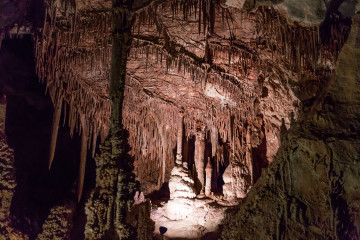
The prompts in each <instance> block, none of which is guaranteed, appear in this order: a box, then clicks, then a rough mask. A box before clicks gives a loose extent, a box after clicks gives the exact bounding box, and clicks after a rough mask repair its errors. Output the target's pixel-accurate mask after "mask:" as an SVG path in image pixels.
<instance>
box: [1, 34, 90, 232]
mask: <svg viewBox="0 0 360 240" xmlns="http://www.w3.org/2000/svg"><path fill="white" fill-rule="evenodd" d="M32 50H33V42H32V39H31V37H30V36H25V37H24V38H23V39H12V40H4V41H3V46H2V49H1V52H0V87H1V91H2V92H4V93H5V94H6V95H7V116H6V135H7V141H8V144H9V146H10V147H11V148H13V149H14V155H15V167H16V182H17V187H16V189H15V194H14V197H13V199H12V203H11V216H12V218H13V220H14V221H13V225H14V227H15V228H18V229H20V230H21V231H23V232H24V233H27V234H28V235H29V236H30V239H33V238H35V237H36V235H37V234H38V233H39V232H40V231H41V226H42V224H43V223H44V221H45V219H46V217H47V216H48V213H49V211H50V208H51V207H53V206H55V205H57V204H60V203H61V202H62V201H63V200H64V199H68V200H75V192H74V189H75V187H74V186H76V185H75V184H74V183H75V181H76V180H77V172H78V167H79V166H78V165H79V159H80V142H81V139H80V137H79V136H78V134H74V136H73V138H70V134H69V129H68V127H62V124H61V126H60V127H59V135H58V141H57V148H56V152H55V158H54V161H53V165H52V168H51V170H50V171H49V170H48V157H49V142H50V133H51V125H52V114H53V105H52V102H51V100H50V97H49V96H48V95H45V86H44V85H42V84H40V83H39V80H38V78H37V76H36V73H35V62H34V59H33V52H32ZM61 123H62V121H61ZM89 156H90V154H89ZM89 160H91V159H89ZM89 160H88V163H90V164H88V165H87V172H86V173H87V175H86V179H85V186H84V187H85V189H88V188H90V187H91V185H94V183H93V181H94V178H93V175H94V174H95V170H94V167H93V165H94V164H91V161H89ZM90 179H93V180H92V181H90Z"/></svg>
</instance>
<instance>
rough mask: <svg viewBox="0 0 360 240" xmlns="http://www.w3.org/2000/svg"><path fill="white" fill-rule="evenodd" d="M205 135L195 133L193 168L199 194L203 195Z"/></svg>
mask: <svg viewBox="0 0 360 240" xmlns="http://www.w3.org/2000/svg"><path fill="white" fill-rule="evenodd" d="M204 154H205V134H204V132H197V134H196V139H195V167H196V173H197V178H198V180H199V182H200V185H201V186H200V187H201V188H200V194H203V193H204V170H205V163H204V162H205V161H204V157H205V156H204Z"/></svg>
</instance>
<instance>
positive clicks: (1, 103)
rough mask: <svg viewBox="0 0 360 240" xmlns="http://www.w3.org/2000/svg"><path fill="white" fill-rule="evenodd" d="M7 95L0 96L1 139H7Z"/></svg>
mask: <svg viewBox="0 0 360 240" xmlns="http://www.w3.org/2000/svg"><path fill="white" fill-rule="evenodd" d="M5 121H6V95H0V137H1V138H2V137H5Z"/></svg>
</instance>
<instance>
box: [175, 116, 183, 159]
mask: <svg viewBox="0 0 360 240" xmlns="http://www.w3.org/2000/svg"><path fill="white" fill-rule="evenodd" d="M177 130H178V131H177V147H176V164H177V165H181V164H182V139H183V114H182V113H179V120H178V129H177Z"/></svg>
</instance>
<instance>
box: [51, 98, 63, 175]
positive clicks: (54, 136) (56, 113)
mask: <svg viewBox="0 0 360 240" xmlns="http://www.w3.org/2000/svg"><path fill="white" fill-rule="evenodd" d="M62 102H63V100H62V97H60V98H59V99H58V100H57V101H56V104H55V109H54V114H53V122H52V130H51V140H50V156H49V170H50V168H51V164H52V161H53V160H54V155H55V148H56V141H57V136H58V130H59V122H60V116H61V108H62Z"/></svg>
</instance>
